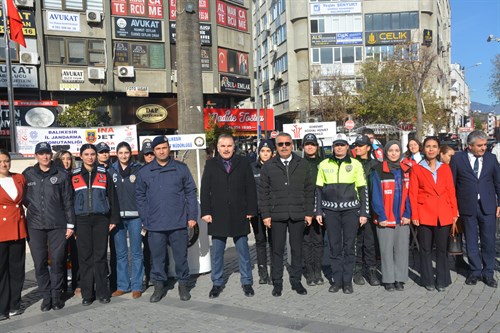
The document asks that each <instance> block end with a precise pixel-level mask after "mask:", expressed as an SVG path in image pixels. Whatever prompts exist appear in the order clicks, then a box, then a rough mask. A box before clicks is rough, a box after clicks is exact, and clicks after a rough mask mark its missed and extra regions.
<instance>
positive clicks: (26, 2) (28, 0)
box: [14, 0, 33, 8]
mask: <svg viewBox="0 0 500 333" xmlns="http://www.w3.org/2000/svg"><path fill="white" fill-rule="evenodd" d="M14 3H15V4H16V6H18V7H29V8H33V0H15V1H14Z"/></svg>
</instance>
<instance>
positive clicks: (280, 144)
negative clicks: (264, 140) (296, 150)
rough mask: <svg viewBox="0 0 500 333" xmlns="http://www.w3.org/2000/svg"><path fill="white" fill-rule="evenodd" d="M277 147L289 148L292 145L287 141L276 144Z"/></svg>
mask: <svg viewBox="0 0 500 333" xmlns="http://www.w3.org/2000/svg"><path fill="white" fill-rule="evenodd" d="M277 145H278V147H283V146H287V147H290V146H291V145H292V143H291V142H290V141H287V142H278V143H277Z"/></svg>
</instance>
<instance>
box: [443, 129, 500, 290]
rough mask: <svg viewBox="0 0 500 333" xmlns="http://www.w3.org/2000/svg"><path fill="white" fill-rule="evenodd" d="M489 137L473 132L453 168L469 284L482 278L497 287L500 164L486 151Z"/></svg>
mask: <svg viewBox="0 0 500 333" xmlns="http://www.w3.org/2000/svg"><path fill="white" fill-rule="evenodd" d="M487 140H488V136H487V135H486V133H484V132H483V131H479V130H476V131H472V132H471V133H470V134H469V135H468V136H467V145H468V149H467V151H463V152H459V153H456V154H455V155H454V156H453V157H452V158H451V162H450V167H451V170H452V171H453V176H454V179H455V186H456V190H457V201H458V209H459V212H460V221H461V222H462V223H463V228H464V233H465V241H466V244H467V258H468V259H469V276H468V277H467V279H466V280H465V283H466V284H468V285H475V284H477V281H478V280H481V279H482V280H483V281H484V283H485V284H486V285H487V286H489V287H491V288H497V285H498V283H497V281H496V280H495V278H494V272H495V228H496V218H498V217H500V166H499V165H498V162H497V160H496V158H495V156H494V155H493V154H491V153H488V152H486V145H487ZM476 199H477V200H476ZM478 240H479V242H480V243H481V250H480V249H479V245H478Z"/></svg>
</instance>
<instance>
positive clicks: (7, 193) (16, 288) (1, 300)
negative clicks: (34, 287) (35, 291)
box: [0, 149, 28, 321]
mask: <svg viewBox="0 0 500 333" xmlns="http://www.w3.org/2000/svg"><path fill="white" fill-rule="evenodd" d="M10 165H11V164H10V154H9V152H7V150H5V149H0V206H2V207H3V208H4V209H2V210H0V212H1V214H0V221H2V223H0V321H2V320H5V319H8V318H9V317H12V316H15V315H18V314H21V311H22V310H21V292H22V290H23V283H24V276H25V266H24V265H25V259H26V237H27V235H28V234H27V229H26V219H25V217H24V208H23V205H22V201H23V198H24V192H25V187H26V180H25V179H24V176H23V175H20V174H17V173H11V172H10Z"/></svg>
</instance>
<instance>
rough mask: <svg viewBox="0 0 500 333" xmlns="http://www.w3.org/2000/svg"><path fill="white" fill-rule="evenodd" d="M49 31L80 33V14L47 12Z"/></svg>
mask: <svg viewBox="0 0 500 333" xmlns="http://www.w3.org/2000/svg"><path fill="white" fill-rule="evenodd" d="M47 30H54V31H65V32H80V13H69V12H54V11H51V10H48V11H47Z"/></svg>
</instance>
